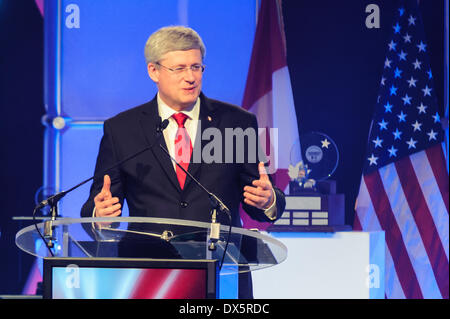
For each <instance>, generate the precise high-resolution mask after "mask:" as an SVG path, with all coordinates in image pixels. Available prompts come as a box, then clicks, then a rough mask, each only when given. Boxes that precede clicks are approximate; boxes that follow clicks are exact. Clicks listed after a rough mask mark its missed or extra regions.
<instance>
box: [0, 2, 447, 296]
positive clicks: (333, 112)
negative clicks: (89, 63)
mask: <svg viewBox="0 0 450 319" xmlns="http://www.w3.org/2000/svg"><path fill="white" fill-rule="evenodd" d="M371 3H374V4H377V5H378V6H379V7H380V13H381V24H380V28H379V29H367V28H366V26H365V19H366V16H367V13H365V8H366V6H367V5H368V4H371ZM396 5H397V1H391V0H385V1H360V0H346V1H332V0H321V1H299V0H284V1H283V13H284V23H285V31H286V41H287V54H288V65H289V70H290V75H291V81H292V89H293V95H294V101H295V105H296V109H297V117H298V121H299V129H300V133H301V134H302V133H305V132H309V131H319V132H323V133H325V134H327V135H329V136H330V137H331V138H332V139H333V140H335V142H336V143H337V145H338V148H339V150H340V154H341V159H340V163H339V167H338V169H337V171H336V172H335V174H334V176H333V178H335V179H336V180H337V184H338V191H339V192H341V193H345V195H346V223H347V224H352V222H353V215H354V212H353V207H354V202H355V198H356V196H357V192H358V189H359V182H360V178H361V171H362V165H363V162H364V157H365V148H366V145H367V136H368V130H369V124H370V119H371V116H372V113H373V107H374V105H375V101H376V97H377V94H378V89H379V81H380V78H381V72H382V67H383V61H384V58H385V52H386V44H387V39H388V36H389V34H390V32H391V30H392V29H391V28H392V17H393V13H394V10H395V8H396ZM420 7H421V10H422V15H423V19H424V24H425V29H426V30H425V31H426V34H427V40H428V48H429V52H430V58H431V64H432V72H433V76H434V78H435V90H436V95H437V98H438V101H439V107H440V113H441V116H443V115H444V106H443V96H444V86H443V83H444V81H443V76H444V74H443V60H444V56H443V39H444V34H443V25H444V18H443V12H444V2H443V0H433V1H421V3H420ZM206 45H208V44H207V43H206ZM0 46H1V50H0V106H1V122H0V123H1V124H0V134H1V137H2V140H3V145H2V147H1V155H0V171H1V178H0V191H1V194H2V201H1V202H2V209H1V213H0V294H19V293H21V291H22V288H23V285H24V282H25V280H26V277H27V275H28V271H29V267H30V265H31V262H32V260H33V258H31V257H30V256H28V255H26V254H25V253H22V252H21V251H20V250H19V249H18V248H17V247H16V246H15V243H14V236H15V233H16V232H17V231H18V230H19V229H20V228H21V227H24V226H25V225H26V224H19V222H17V221H13V220H12V217H13V216H24V215H28V216H30V215H31V213H32V210H33V208H34V205H35V203H34V194H35V192H36V190H37V189H38V188H39V187H40V186H41V185H42V179H43V177H42V170H43V132H44V127H43V125H42V124H41V117H42V116H43V115H44V114H45V109H44V105H43V89H44V88H43V74H44V73H43V19H42V17H41V15H40V13H39V11H38V9H37V7H36V5H35V2H34V1H33V0H6V1H5V0H0Z"/></svg>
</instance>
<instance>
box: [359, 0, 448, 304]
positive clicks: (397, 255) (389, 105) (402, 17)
mask: <svg viewBox="0 0 450 319" xmlns="http://www.w3.org/2000/svg"><path fill="white" fill-rule="evenodd" d="M386 52H387V54H386V58H385V60H384V65H383V68H384V69H383V70H384V71H383V75H382V77H381V80H380V93H379V96H378V100H377V103H376V106H375V114H374V117H373V120H372V126H371V129H370V134H369V140H368V147H367V155H366V158H365V165H364V170H363V176H362V179H361V185H360V190H359V194H358V198H357V202H356V216H355V222H354V229H356V230H364V231H377V230H383V231H385V236H386V237H385V238H386V265H385V267H386V277H385V288H386V291H385V296H386V297H387V298H449V263H448V250H449V238H448V233H449V216H448V201H449V192H448V172H447V169H446V162H445V158H444V152H443V149H442V141H443V138H444V132H443V129H442V125H441V123H440V116H439V113H438V111H437V100H436V97H435V89H434V86H433V74H432V71H431V68H430V62H429V58H428V54H429V46H428V45H427V42H426V40H425V34H424V28H423V24H422V21H421V17H420V12H419V9H418V6H417V1H416V0H411V1H404V2H402V4H401V6H400V7H399V8H398V10H397V12H396V15H395V20H394V22H393V24H392V35H391V36H390V38H389V39H388V43H387V44H386Z"/></svg>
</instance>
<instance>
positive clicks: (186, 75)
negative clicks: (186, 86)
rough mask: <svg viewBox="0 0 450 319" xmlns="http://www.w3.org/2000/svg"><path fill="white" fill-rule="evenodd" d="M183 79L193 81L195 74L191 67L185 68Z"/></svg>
mask: <svg viewBox="0 0 450 319" xmlns="http://www.w3.org/2000/svg"><path fill="white" fill-rule="evenodd" d="M184 80H185V81H186V82H189V83H194V82H195V74H194V71H192V69H191V68H187V69H186V71H185V72H184Z"/></svg>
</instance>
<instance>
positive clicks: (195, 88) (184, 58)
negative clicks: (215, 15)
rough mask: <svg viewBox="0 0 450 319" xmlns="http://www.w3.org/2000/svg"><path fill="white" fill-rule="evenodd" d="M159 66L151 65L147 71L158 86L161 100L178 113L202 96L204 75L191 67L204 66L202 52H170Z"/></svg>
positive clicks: (194, 50) (193, 50) (195, 50)
mask: <svg viewBox="0 0 450 319" xmlns="http://www.w3.org/2000/svg"><path fill="white" fill-rule="evenodd" d="M159 64H160V65H157V64H155V63H149V64H148V66H147V69H148V74H149V76H150V78H151V79H152V80H153V81H154V82H155V83H156V85H157V86H158V91H159V95H160V97H161V99H162V100H163V101H164V102H165V103H166V104H167V105H168V106H170V107H171V108H173V109H174V110H177V111H182V110H184V109H186V108H188V107H189V106H191V105H193V104H194V103H195V102H196V100H197V98H198V96H199V95H200V91H201V88H202V75H203V73H202V71H201V69H200V70H197V71H193V70H191V68H190V67H191V66H193V65H202V55H201V52H200V50H199V49H192V50H187V51H171V52H168V53H166V54H165V55H164V56H163V58H162V59H161V60H160V61H159ZM177 68H185V69H184V71H182V72H179V71H176V69H177ZM169 69H172V70H175V71H171V70H169Z"/></svg>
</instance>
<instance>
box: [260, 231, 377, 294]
mask: <svg viewBox="0 0 450 319" xmlns="http://www.w3.org/2000/svg"><path fill="white" fill-rule="evenodd" d="M270 235H271V236H273V237H274V238H276V239H278V240H279V241H280V242H282V243H283V244H284V245H285V246H286V247H287V249H288V257H287V259H286V261H285V262H284V263H283V264H281V265H279V266H277V267H274V268H270V269H263V270H261V271H258V272H254V273H253V293H254V297H255V298H280V299H290V298H300V299H310V298H314V299H331V298H337V299H345V298H351V299H359V298H362V299H368V298H370V299H372V298H384V265H385V240H384V232H354V231H348V232H336V233H293V232H292V233H274V232H272V233H270Z"/></svg>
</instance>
